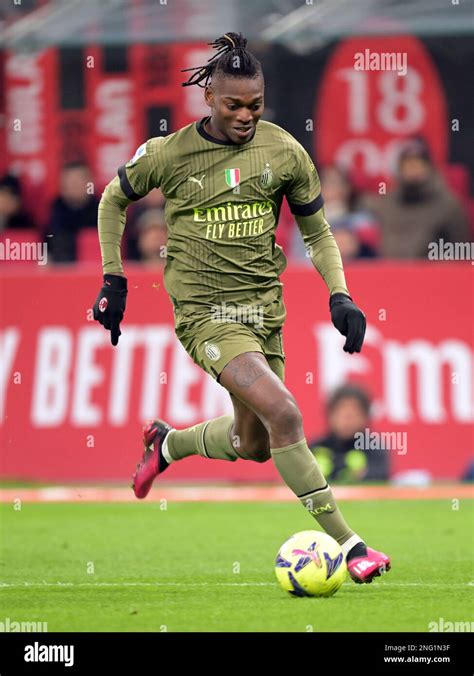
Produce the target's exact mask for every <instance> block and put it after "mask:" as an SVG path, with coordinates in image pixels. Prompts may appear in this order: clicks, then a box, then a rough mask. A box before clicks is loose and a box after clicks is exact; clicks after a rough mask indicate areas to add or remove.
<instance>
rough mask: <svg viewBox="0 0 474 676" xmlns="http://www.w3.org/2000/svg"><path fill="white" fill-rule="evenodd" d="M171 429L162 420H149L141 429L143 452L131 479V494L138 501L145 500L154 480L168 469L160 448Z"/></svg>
mask: <svg viewBox="0 0 474 676" xmlns="http://www.w3.org/2000/svg"><path fill="white" fill-rule="evenodd" d="M172 429H173V428H172V427H170V425H168V424H167V423H165V422H163V420H150V421H149V422H148V423H146V425H145V426H144V428H143V443H144V445H145V451H144V453H143V456H142V459H141V461H140V462H139V463H138V465H137V471H136V472H135V474H134V475H133V477H132V488H133V492H134V493H135V496H136V497H137V498H139V499H140V500H141V499H143V498H146V496H147V495H148V493H149V492H150V489H151V486H152V484H153V481H154V480H155V478H156V477H157V476H158V474H161V473H162V472H164V471H165V469H166V468H167V467H168V463H167V462H166V460H165V458H164V457H163V454H162V453H161V448H162V446H163V442H164V440H165V437H166V435H167V434H168V432H170V431H171V430H172Z"/></svg>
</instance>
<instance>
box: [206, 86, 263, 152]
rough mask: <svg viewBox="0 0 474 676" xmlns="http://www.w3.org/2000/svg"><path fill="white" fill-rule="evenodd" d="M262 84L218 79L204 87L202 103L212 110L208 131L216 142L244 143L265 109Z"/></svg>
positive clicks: (252, 132)
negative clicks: (219, 140) (219, 139)
mask: <svg viewBox="0 0 474 676" xmlns="http://www.w3.org/2000/svg"><path fill="white" fill-rule="evenodd" d="M263 94H264V82H263V78H262V77H257V78H231V77H230V78H219V79H218V80H217V81H216V82H215V83H213V84H212V85H210V86H209V87H206V91H205V94H204V96H205V100H206V103H207V105H208V106H209V107H210V108H211V110H212V116H211V122H210V127H211V129H210V131H211V133H212V134H214V135H216V136H217V138H221V139H223V140H231V141H233V142H234V143H240V144H243V143H247V141H249V140H250V139H251V138H252V136H253V134H254V131H255V127H256V126H257V123H258V121H259V119H260V117H261V116H262V113H263V109H264V100H263Z"/></svg>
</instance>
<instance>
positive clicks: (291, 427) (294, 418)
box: [268, 395, 303, 435]
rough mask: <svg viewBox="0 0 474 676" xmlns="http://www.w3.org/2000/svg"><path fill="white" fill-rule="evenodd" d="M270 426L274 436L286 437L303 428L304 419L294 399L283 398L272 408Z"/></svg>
mask: <svg viewBox="0 0 474 676" xmlns="http://www.w3.org/2000/svg"><path fill="white" fill-rule="evenodd" d="M268 422H269V425H270V429H271V431H272V433H273V434H277V435H285V434H287V433H289V432H297V431H299V430H300V429H301V428H302V427H303V417H302V415H301V412H300V410H299V408H298V404H297V403H296V401H295V399H294V397H292V396H291V395H289V396H287V397H282V398H281V399H280V400H279V401H277V402H276V403H275V405H274V406H273V407H272V412H271V414H270V417H269V421H268Z"/></svg>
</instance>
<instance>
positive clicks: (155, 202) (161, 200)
mask: <svg viewBox="0 0 474 676" xmlns="http://www.w3.org/2000/svg"><path fill="white" fill-rule="evenodd" d="M165 201H166V200H165V197H164V195H163V193H162V192H161V190H160V189H159V188H155V189H154V190H151V191H150V192H149V193H148V195H145V197H143V198H142V199H141V200H139V201H138V202H135V203H133V204H131V205H130V206H129V208H128V210H127V227H126V228H125V238H126V243H127V244H126V250H127V258H128V259H129V260H137V261H138V260H141V254H140V251H139V249H138V239H139V235H140V232H139V228H138V225H137V224H138V220H139V219H140V216H141V215H142V214H144V213H146V212H147V211H149V210H150V209H160V210H161V209H164V206H165Z"/></svg>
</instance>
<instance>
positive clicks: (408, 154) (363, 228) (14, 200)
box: [0, 138, 472, 266]
mask: <svg viewBox="0 0 474 676" xmlns="http://www.w3.org/2000/svg"><path fill="white" fill-rule="evenodd" d="M320 178H321V189H322V194H323V197H324V201H325V213H326V218H327V220H328V221H329V223H330V224H331V228H332V231H333V233H334V237H335V238H336V241H337V243H338V245H339V248H340V251H341V254H342V257H343V259H344V261H345V262H347V261H350V260H356V259H370V258H376V257H384V258H403V259H413V258H424V257H426V255H427V251H428V245H429V243H430V242H432V241H435V240H438V239H441V238H442V239H443V240H444V241H445V242H455V241H467V240H468V239H469V237H470V232H469V231H470V228H469V225H468V211H469V208H468V205H467V204H465V203H463V200H462V198H461V196H459V195H456V194H455V191H453V190H452V189H451V187H448V183H447V182H446V180H445V178H444V177H443V175H442V174H441V172H440V171H439V170H438V169H437V168H436V167H435V165H434V163H433V161H432V158H431V155H430V152H429V149H428V147H427V145H426V143H424V141H423V140H422V139H419V138H414V139H409V140H407V142H406V144H405V145H404V147H403V148H402V151H401V153H400V156H399V159H398V168H397V172H396V176H395V177H394V181H393V184H392V186H391V187H389V189H388V190H387V192H385V190H382V191H381V193H380V194H378V193H370V192H365V191H358V190H356V188H355V186H354V184H353V182H352V181H351V178H350V177H349V176H348V175H347V174H346V173H345V172H344V171H343V170H342V169H341V168H340V167H337V166H334V165H333V166H324V167H321V168H320ZM93 185H94V183H93V176H92V175H91V172H90V170H89V168H88V167H87V166H86V165H85V164H82V163H79V162H76V163H71V164H68V165H66V166H64V167H63V168H62V171H61V175H60V192H59V194H58V195H57V197H56V198H55V199H54V200H53V201H52V203H51V205H50V208H49V215H48V218H47V220H46V222H45V223H38V222H36V221H35V218H34V216H33V215H32V214H31V213H28V212H27V211H26V209H25V207H24V204H23V199H22V186H21V181H20V179H19V178H17V177H16V176H14V175H11V174H7V175H5V176H3V177H2V178H1V179H0V234H1V236H2V237H5V236H6V234H7V231H8V232H10V231H11V232H13V231H16V230H19V229H22V230H34V231H35V232H36V233H37V235H38V236H39V237H40V238H44V237H48V242H49V254H50V256H49V260H50V261H51V262H52V263H71V262H75V261H77V260H81V248H80V247H79V246H78V242H79V241H80V240H81V239H82V238H83V237H84V233H86V237H89V238H92V237H94V236H95V235H94V231H95V228H96V224H97V207H98V203H99V199H98V197H97V196H96V195H95V194H94V191H93V189H92V190H91V189H90V188H89V186H93ZM164 206H165V199H164V197H163V195H162V193H161V191H160V190H158V189H155V190H153V191H152V192H150V193H149V194H148V195H147V196H146V197H144V198H143V199H142V200H140V201H139V202H137V203H134V204H132V205H131V206H130V207H129V209H128V213H127V227H126V230H125V237H124V256H125V257H126V258H127V259H128V260H133V261H141V262H143V263H144V264H146V265H149V266H162V265H164V263H165V259H166V239H167V228H166V222H165V215H164ZM466 207H467V208H466ZM91 229H93V230H91ZM471 229H472V224H471ZM277 242H278V244H280V245H281V246H282V247H283V249H284V251H285V253H286V255H287V257H288V259H289V260H290V261H299V262H302V263H304V262H306V263H307V264H308V265H311V259H310V258H309V256H308V255H307V252H306V251H305V248H304V244H303V240H302V238H301V236H300V233H299V231H298V228H297V226H296V222H295V221H294V219H293V217H292V215H291V213H290V211H289V208H288V205H287V204H286V201H285V202H284V203H283V206H282V211H281V215H280V222H279V227H278V230H277Z"/></svg>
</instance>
